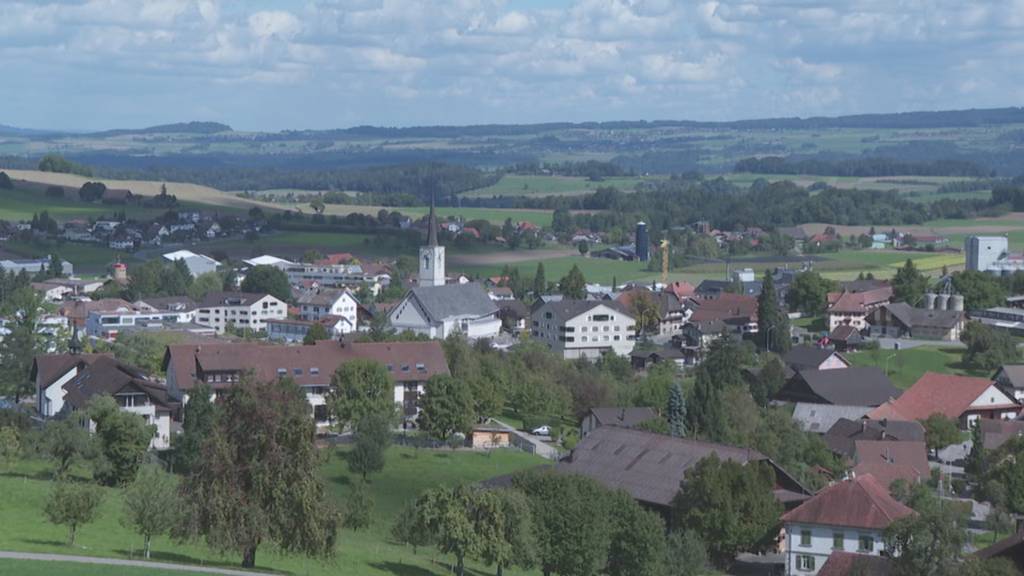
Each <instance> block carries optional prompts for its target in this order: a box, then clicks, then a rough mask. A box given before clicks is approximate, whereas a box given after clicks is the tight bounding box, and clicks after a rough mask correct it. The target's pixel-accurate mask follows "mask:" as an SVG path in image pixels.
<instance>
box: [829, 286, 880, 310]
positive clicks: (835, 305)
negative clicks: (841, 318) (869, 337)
mask: <svg viewBox="0 0 1024 576" xmlns="http://www.w3.org/2000/svg"><path fill="white" fill-rule="evenodd" d="M891 299H892V287H891V286H882V287H881V288H875V289H874V290H865V291H863V292H829V293H828V304H829V306H828V311H829V312H848V313H853V314H857V313H866V312H867V311H868V310H869V309H870V308H872V307H874V306H878V305H879V304H883V303H885V302H888V301H889V300H891Z"/></svg>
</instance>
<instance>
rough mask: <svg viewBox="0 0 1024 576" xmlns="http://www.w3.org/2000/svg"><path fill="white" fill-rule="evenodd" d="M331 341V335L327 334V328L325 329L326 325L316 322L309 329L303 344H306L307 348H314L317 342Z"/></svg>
mask: <svg viewBox="0 0 1024 576" xmlns="http://www.w3.org/2000/svg"><path fill="white" fill-rule="evenodd" d="M330 339H331V335H330V334H328V333H327V328H326V327H324V325H323V324H321V323H319V322H314V323H313V325H312V326H310V327H309V330H308V331H307V332H306V335H305V336H303V337H302V343H303V344H305V345H306V346H312V345H313V344H316V343H317V341H319V340H330Z"/></svg>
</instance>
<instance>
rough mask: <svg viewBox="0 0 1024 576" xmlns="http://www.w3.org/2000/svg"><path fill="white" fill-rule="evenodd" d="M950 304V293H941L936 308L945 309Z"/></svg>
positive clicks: (936, 300) (936, 301)
mask: <svg viewBox="0 0 1024 576" xmlns="http://www.w3.org/2000/svg"><path fill="white" fill-rule="evenodd" d="M948 305H949V294H939V297H938V298H936V299H935V309H936V310H945V309H946V307H947V306H948Z"/></svg>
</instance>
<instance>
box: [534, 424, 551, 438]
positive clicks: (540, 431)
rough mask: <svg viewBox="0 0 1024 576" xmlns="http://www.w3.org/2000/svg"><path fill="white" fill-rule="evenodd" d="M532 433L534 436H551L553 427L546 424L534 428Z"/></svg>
mask: <svg viewBox="0 0 1024 576" xmlns="http://www.w3.org/2000/svg"><path fill="white" fill-rule="evenodd" d="M530 433H531V434H533V435H534V436H551V427H550V426H548V425H547V424H545V425H543V426H541V427H539V428H534V429H533V430H531V431H530Z"/></svg>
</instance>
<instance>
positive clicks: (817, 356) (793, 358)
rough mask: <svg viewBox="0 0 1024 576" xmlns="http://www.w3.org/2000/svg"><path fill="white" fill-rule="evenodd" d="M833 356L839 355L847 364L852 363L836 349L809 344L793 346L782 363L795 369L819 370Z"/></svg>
mask: <svg viewBox="0 0 1024 576" xmlns="http://www.w3.org/2000/svg"><path fill="white" fill-rule="evenodd" d="M832 356H836V357H838V358H839V359H840V360H842V361H843V364H846V365H847V366H849V365H850V362H849V361H848V360H847V359H846V358H845V357H843V355H842V354H840V353H838V352H836V351H835V350H831V349H829V348H820V347H818V346H809V345H807V344H801V345H800V346H794V347H793V348H791V349H790V351H789V352H786V355H785V356H783V357H782V363H783V364H785V365H786V366H788V367H789V368H791V369H793V370H803V369H804V368H813V369H815V370H817V369H818V368H819V367H820V366H821V365H822V364H823V363H824V362H825V361H826V360H828V359H829V358H831V357H832Z"/></svg>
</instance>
